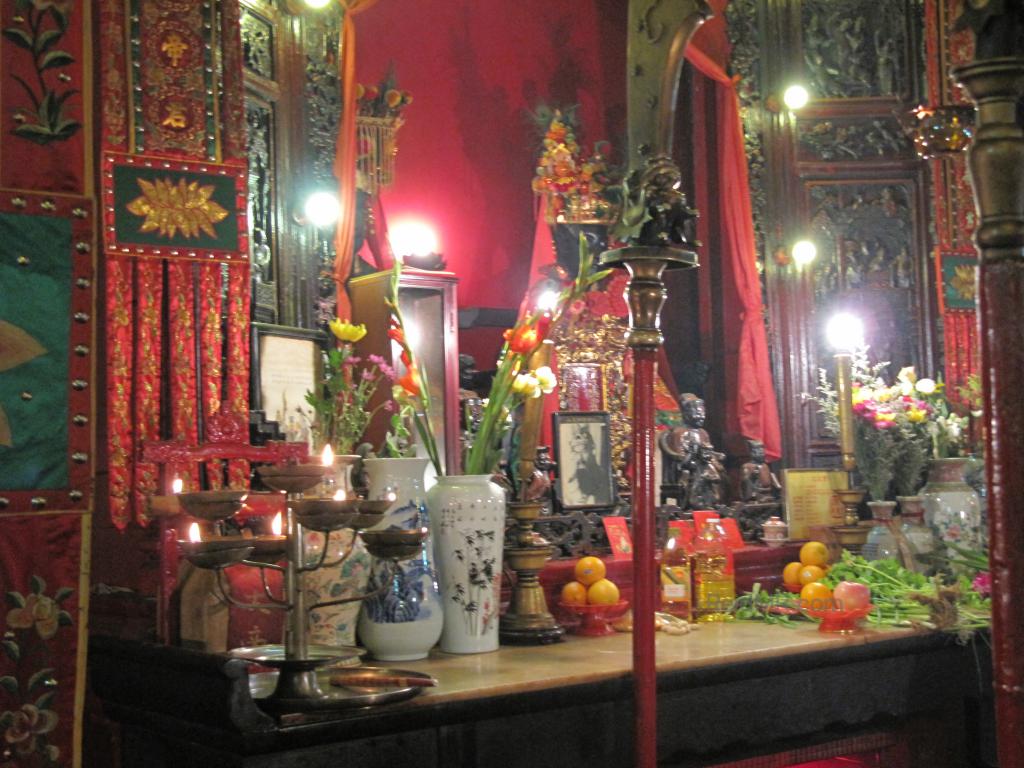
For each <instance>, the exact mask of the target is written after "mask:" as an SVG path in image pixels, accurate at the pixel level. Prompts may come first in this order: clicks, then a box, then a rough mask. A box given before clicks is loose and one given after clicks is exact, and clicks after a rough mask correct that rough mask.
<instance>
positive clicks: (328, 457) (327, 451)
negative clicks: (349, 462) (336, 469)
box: [320, 443, 334, 467]
mask: <svg viewBox="0 0 1024 768" xmlns="http://www.w3.org/2000/svg"><path fill="white" fill-rule="evenodd" d="M320 457H321V458H320V461H322V462H323V465H324V466H325V467H329V466H331V465H332V464H333V463H334V451H333V450H331V445H330V443H328V444H327V445H325V446H324V452H323V453H322V454H321V455H320Z"/></svg>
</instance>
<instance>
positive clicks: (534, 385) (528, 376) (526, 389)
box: [512, 373, 541, 398]
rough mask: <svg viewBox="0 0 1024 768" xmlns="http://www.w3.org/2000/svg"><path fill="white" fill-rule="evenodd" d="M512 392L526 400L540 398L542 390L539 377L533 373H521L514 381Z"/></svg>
mask: <svg viewBox="0 0 1024 768" xmlns="http://www.w3.org/2000/svg"><path fill="white" fill-rule="evenodd" d="M512 391H513V392H515V393H516V394H519V395H522V396H523V397H524V398H528V397H540V394H541V389H540V383H539V382H538V381H537V377H536V376H534V375H533V374H532V373H520V374H519V375H518V376H516V377H515V379H514V380H513V381H512Z"/></svg>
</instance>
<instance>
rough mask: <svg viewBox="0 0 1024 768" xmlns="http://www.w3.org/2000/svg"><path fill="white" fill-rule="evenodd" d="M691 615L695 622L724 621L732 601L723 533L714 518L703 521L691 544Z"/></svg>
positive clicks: (733, 591)
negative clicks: (692, 603)
mask: <svg viewBox="0 0 1024 768" xmlns="http://www.w3.org/2000/svg"><path fill="white" fill-rule="evenodd" d="M693 549H694V554H693V588H694V597H695V598H696V599H695V601H694V614H695V615H696V617H697V621H728V620H729V618H730V614H729V608H730V607H731V606H732V604H733V601H734V600H735V599H736V580H735V576H734V575H733V574H732V572H731V570H730V568H729V548H728V547H727V546H726V543H725V531H724V530H723V529H722V526H721V525H720V524H719V521H718V518H717V517H709V518H708V519H707V520H705V521H704V525H703V526H702V527H701V529H700V533H698V534H697V537H696V538H695V539H694V542H693Z"/></svg>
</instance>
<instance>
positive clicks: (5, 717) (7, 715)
mask: <svg viewBox="0 0 1024 768" xmlns="http://www.w3.org/2000/svg"><path fill="white" fill-rule="evenodd" d="M13 723H14V713H13V712H11V711H9V710H8V711H7V712H4V713H3V714H2V715H0V728H2V729H3V730H5V731H6V730H7V729H8V728H10V727H11V725H12V724H13Z"/></svg>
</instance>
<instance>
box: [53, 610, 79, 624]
mask: <svg viewBox="0 0 1024 768" xmlns="http://www.w3.org/2000/svg"><path fill="white" fill-rule="evenodd" d="M74 623H75V622H74V620H72V618H71V614H70V613H68V612H67V611H61V612H60V613H58V614H57V624H58V625H60V626H62V627H70V626H73V625H74Z"/></svg>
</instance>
